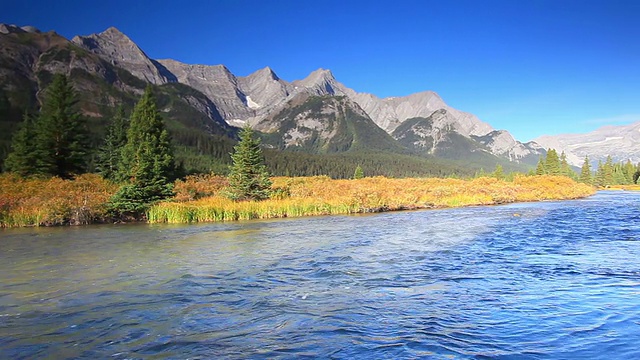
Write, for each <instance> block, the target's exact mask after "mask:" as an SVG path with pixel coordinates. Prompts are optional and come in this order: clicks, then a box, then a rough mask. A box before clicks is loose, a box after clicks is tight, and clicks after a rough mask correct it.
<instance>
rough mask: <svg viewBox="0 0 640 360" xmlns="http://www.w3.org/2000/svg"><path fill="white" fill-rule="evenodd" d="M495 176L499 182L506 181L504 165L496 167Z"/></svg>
mask: <svg viewBox="0 0 640 360" xmlns="http://www.w3.org/2000/svg"><path fill="white" fill-rule="evenodd" d="M493 176H494V177H495V178H496V179H498V180H503V179H504V171H503V170H502V165H500V164H497V165H496V169H495V170H494V171H493Z"/></svg>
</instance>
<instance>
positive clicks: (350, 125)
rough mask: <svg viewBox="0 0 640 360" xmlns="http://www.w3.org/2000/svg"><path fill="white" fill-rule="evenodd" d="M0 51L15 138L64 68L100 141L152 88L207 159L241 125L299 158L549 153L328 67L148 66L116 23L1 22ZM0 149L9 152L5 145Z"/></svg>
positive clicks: (425, 99) (432, 98)
mask: <svg viewBox="0 0 640 360" xmlns="http://www.w3.org/2000/svg"><path fill="white" fill-rule="evenodd" d="M0 45H1V46H2V48H1V50H0V79H2V86H0V111H2V106H3V105H2V104H3V100H2V99H3V97H5V98H6V99H7V102H8V104H9V110H6V111H4V112H5V113H7V114H11V116H8V117H5V118H4V120H2V119H0V129H7V132H6V133H7V134H10V133H11V132H13V131H15V128H16V126H15V124H16V123H17V122H18V121H19V119H20V114H21V111H22V109H25V108H28V107H33V106H34V105H35V104H37V103H38V101H39V99H38V96H39V94H40V93H41V91H42V89H44V88H45V87H46V85H47V84H48V82H49V81H50V79H51V77H52V74H54V73H59V72H62V73H66V74H68V75H69V77H70V79H71V81H72V83H73V84H74V86H75V87H76V89H77V90H79V93H80V106H81V109H82V111H83V112H84V114H85V115H86V116H88V117H90V118H92V119H93V120H92V122H93V124H94V125H95V129H96V131H97V133H96V142H97V141H99V138H100V135H99V132H100V129H102V128H104V126H105V122H104V119H106V118H108V117H109V116H110V114H111V113H112V112H113V108H114V106H115V105H116V104H125V105H126V107H129V108H130V107H131V106H133V104H134V103H135V101H136V99H137V97H138V96H139V95H140V94H141V93H142V90H143V89H144V88H145V87H146V86H148V85H151V86H153V87H154V89H155V91H156V93H157V97H158V106H159V108H160V109H161V111H163V112H164V113H166V114H167V118H168V119H169V120H170V121H169V123H168V127H169V129H170V130H172V131H173V132H174V134H175V135H174V138H175V140H176V141H177V144H181V146H186V148H184V149H183V150H184V151H186V152H187V153H192V152H193V151H197V153H198V154H199V155H198V156H200V158H201V159H202V158H203V157H205V156H206V155H207V154H209V155H211V154H222V155H221V156H223V157H226V156H227V155H226V153H225V152H224V151H223V150H221V149H222V148H224V149H228V143H226V144H227V145H224V146H223V147H222V148H219V147H216V146H217V145H211V141H212V140H211V139H210V138H209V136H212V135H217V136H222V137H225V138H226V139H227V140H229V137H233V136H234V133H235V131H236V130H235V129H236V128H235V127H236V126H245V125H249V126H251V127H253V128H254V129H256V130H258V131H261V132H262V133H263V135H262V136H263V139H264V141H265V144H266V145H268V146H270V147H272V148H273V149H279V150H282V151H295V152H297V153H300V152H301V151H302V152H306V153H309V154H331V153H339V152H362V151H373V152H380V151H382V152H390V153H393V154H402V155H403V156H405V155H406V156H409V155H408V154H413V155H414V156H415V155H418V156H421V157H423V158H432V157H434V156H435V157H441V158H445V159H454V160H464V161H465V162H466V163H467V166H471V167H472V168H474V167H475V168H479V167H485V168H487V167H493V166H495V164H497V163H505V162H508V161H513V162H519V163H525V164H533V163H535V160H537V158H538V156H539V155H540V154H542V153H544V150H543V148H541V147H539V146H537V144H535V143H527V144H522V143H520V142H518V141H517V140H515V139H514V138H513V137H512V136H511V135H510V134H509V133H508V132H507V131H505V130H494V129H493V128H492V127H491V126H490V125H488V124H486V123H484V122H482V121H480V120H479V119H478V118H477V117H476V116H474V115H473V114H469V113H466V112H463V111H459V110H457V109H454V108H452V107H450V106H448V105H447V104H446V103H445V102H444V101H443V100H442V99H441V98H440V97H439V96H438V95H437V94H436V93H435V92H432V91H425V92H420V93H416V94H412V95H409V96H404V97H390V98H384V99H381V98H378V97H376V96H375V95H372V94H366V93H358V92H356V91H354V90H352V89H350V88H347V87H346V86H345V85H343V84H342V83H340V82H339V81H337V80H336V78H335V77H334V75H333V73H332V72H331V71H330V70H327V69H318V70H316V71H313V72H312V73H310V74H309V75H308V76H307V77H306V78H304V79H301V80H295V81H292V82H287V81H285V80H283V79H280V78H279V77H278V75H277V74H276V73H275V71H274V70H273V69H271V68H269V67H265V68H263V69H260V70H258V71H256V72H254V73H252V74H250V75H248V76H236V75H234V74H233V73H232V72H231V71H230V70H229V69H228V68H227V67H225V66H224V65H198V64H196V65H193V64H185V63H182V62H179V61H176V60H172V59H162V60H155V59H151V58H150V57H149V56H148V55H147V54H146V53H145V52H144V51H143V50H142V49H141V48H140V47H139V46H138V45H137V44H136V43H135V42H134V41H133V40H131V39H130V38H129V37H128V36H126V35H125V34H123V33H122V32H120V31H119V30H118V29H116V28H113V27H111V28H109V29H107V30H105V31H103V32H101V33H97V34H91V35H88V36H75V37H74V38H73V39H72V40H71V41H69V40H67V39H65V38H63V37H61V36H59V35H58V34H56V33H55V32H47V33H42V32H40V31H38V30H37V29H35V28H32V27H23V28H20V27H17V26H13V25H5V24H2V25H0ZM7 119H9V120H7ZM3 121H4V123H3ZM227 140H221V138H220V139H218V140H216V141H222V142H226V141H227ZM0 141H4V143H3V144H2V146H3V148H4V149H5V150H4V151H5V153H6V150H7V146H8V145H7V144H8V142H7V141H6V137H5V140H2V139H0ZM187 148H188V149H191V150H188V149H187ZM214 148H215V149H217V150H213V149H214ZM181 149H182V148H181ZM185 154H186V153H185ZM215 156H218V155H215ZM3 157H4V156H3V154H2V153H0V158H3ZM534 159H535V160H534ZM199 161H200V160H199Z"/></svg>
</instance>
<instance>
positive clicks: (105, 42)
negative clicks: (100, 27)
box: [71, 27, 168, 84]
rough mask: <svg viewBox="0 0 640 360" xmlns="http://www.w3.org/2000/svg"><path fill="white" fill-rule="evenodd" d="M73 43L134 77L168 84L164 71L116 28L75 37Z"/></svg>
mask: <svg viewBox="0 0 640 360" xmlns="http://www.w3.org/2000/svg"><path fill="white" fill-rule="evenodd" d="M71 42H73V43H75V44H76V45H78V46H80V47H82V48H84V49H87V50H89V51H91V52H93V53H95V54H97V55H99V56H100V57H102V58H103V59H106V60H108V61H110V62H111V63H112V64H113V65H116V66H120V67H122V68H124V69H126V70H128V71H129V72H130V73H131V74H132V75H133V76H136V77H138V78H140V79H142V80H145V81H148V82H150V83H153V84H164V83H166V82H168V79H167V77H166V76H164V75H163V74H162V71H161V70H160V69H158V67H156V65H155V64H154V62H153V61H152V60H151V59H150V58H149V57H148V56H147V54H145V53H144V51H142V49H140V48H139V47H138V45H136V43H134V42H133V41H132V40H131V39H130V38H129V37H128V36H127V35H125V34H123V33H122V32H121V31H120V30H118V29H116V28H115V27H110V28H108V29H107V30H105V31H103V32H101V33H99V34H91V35H89V36H75V37H74V38H73V39H71Z"/></svg>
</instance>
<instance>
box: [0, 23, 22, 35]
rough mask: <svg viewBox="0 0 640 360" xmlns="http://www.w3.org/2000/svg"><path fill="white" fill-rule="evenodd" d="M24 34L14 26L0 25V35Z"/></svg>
mask: <svg viewBox="0 0 640 360" xmlns="http://www.w3.org/2000/svg"><path fill="white" fill-rule="evenodd" d="M23 32H26V31H25V30H24V29H22V28H20V27H19V26H16V25H10V24H3V23H0V34H5V35H6V34H15V33H23Z"/></svg>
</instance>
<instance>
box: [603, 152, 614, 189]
mask: <svg viewBox="0 0 640 360" xmlns="http://www.w3.org/2000/svg"><path fill="white" fill-rule="evenodd" d="M603 168H604V185H605V186H606V185H613V183H614V180H613V159H612V158H611V155H609V156H607V159H606V161H605V163H604V165H603Z"/></svg>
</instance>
